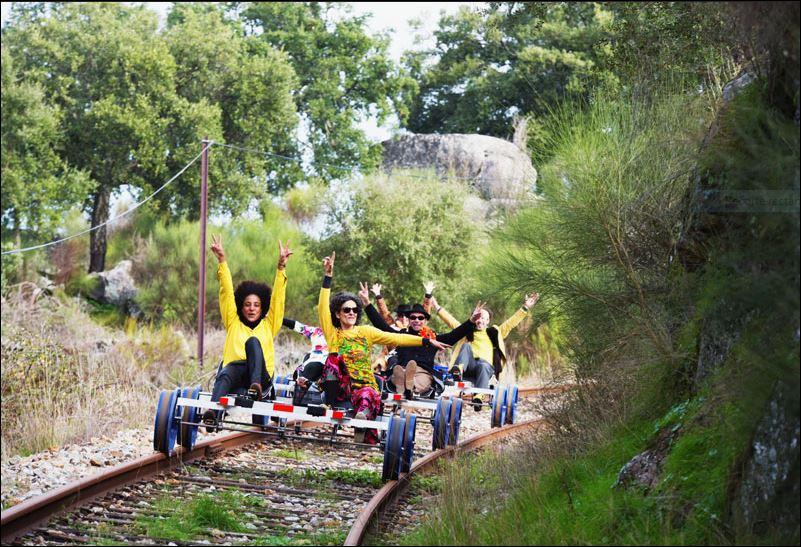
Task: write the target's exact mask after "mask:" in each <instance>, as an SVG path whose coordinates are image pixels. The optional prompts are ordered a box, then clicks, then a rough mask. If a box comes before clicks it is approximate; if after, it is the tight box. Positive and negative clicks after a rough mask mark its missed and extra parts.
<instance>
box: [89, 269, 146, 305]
mask: <svg viewBox="0 0 801 547" xmlns="http://www.w3.org/2000/svg"><path fill="white" fill-rule="evenodd" d="M131 266H132V262H131V261H130V260H122V261H120V263H119V264H117V265H116V266H115V267H114V268H113V269H111V270H108V271H105V272H100V273H98V274H92V276H97V279H98V283H97V286H96V287H95V290H94V291H93V292H92V295H91V296H92V298H94V299H95V300H97V301H99V302H103V303H106V304H113V305H114V306H117V307H119V308H120V309H122V310H124V311H125V312H126V313H127V314H128V315H131V316H133V317H139V316H141V315H142V312H141V310H140V309H139V306H138V305H137V304H136V302H135V300H134V299H135V298H136V294H137V292H138V290H137V288H136V283H134V280H133V277H132V276H131Z"/></svg>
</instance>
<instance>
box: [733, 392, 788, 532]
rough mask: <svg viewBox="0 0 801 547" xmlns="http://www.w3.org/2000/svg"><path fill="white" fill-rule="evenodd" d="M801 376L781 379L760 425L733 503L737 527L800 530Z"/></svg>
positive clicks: (765, 529) (745, 530)
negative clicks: (800, 387)
mask: <svg viewBox="0 0 801 547" xmlns="http://www.w3.org/2000/svg"><path fill="white" fill-rule="evenodd" d="M798 402H799V401H798V378H795V381H794V382H779V383H777V385H776V388H775V389H774V392H773V396H772V397H771V400H770V403H769V404H768V408H767V409H766V410H765V413H764V415H763V417H762V420H761V421H760V423H759V425H758V426H757V429H756V432H755V433H754V439H753V441H752V442H751V446H750V452H751V453H750V456H749V457H748V459H747V461H746V463H745V465H744V467H743V472H742V477H741V480H740V482H739V484H738V487H737V491H736V493H735V495H734V499H733V503H732V516H733V517H734V519H733V520H734V523H735V527H736V529H737V530H738V531H739V532H740V533H743V534H759V535H762V534H765V533H766V532H768V531H769V530H775V529H786V530H793V529H795V530H796V531H797V530H798V520H799V517H798V515H799V511H801V504H799V495H800V494H801V490H800V489H799V478H800V477H799V475H800V474H801V471H800V470H799V440H800V439H799V434H800V433H801V424H799V417H798Z"/></svg>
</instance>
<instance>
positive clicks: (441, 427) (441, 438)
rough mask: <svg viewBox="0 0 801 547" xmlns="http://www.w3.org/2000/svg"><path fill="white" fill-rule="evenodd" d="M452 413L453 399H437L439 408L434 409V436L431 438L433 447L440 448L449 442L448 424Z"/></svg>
mask: <svg viewBox="0 0 801 547" xmlns="http://www.w3.org/2000/svg"><path fill="white" fill-rule="evenodd" d="M450 413H451V400H450V399H440V400H439V401H437V408H436V410H434V422H433V425H434V438H433V439H432V440H431V448H432V449H434V450H439V449H440V448H445V446H447V444H448V425H449V418H450Z"/></svg>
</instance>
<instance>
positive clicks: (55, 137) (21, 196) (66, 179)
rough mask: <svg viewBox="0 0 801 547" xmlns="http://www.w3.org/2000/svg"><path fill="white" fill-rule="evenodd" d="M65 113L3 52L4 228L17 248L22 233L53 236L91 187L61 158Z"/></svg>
mask: <svg viewBox="0 0 801 547" xmlns="http://www.w3.org/2000/svg"><path fill="white" fill-rule="evenodd" d="M60 119H61V112H60V110H59V109H58V108H55V107H53V106H51V105H49V104H47V103H46V102H45V97H44V91H43V90H42V88H41V87H40V86H39V85H37V84H35V83H30V82H25V81H21V80H20V78H19V75H18V73H17V70H16V65H15V63H14V60H13V59H12V57H11V52H10V51H9V50H8V48H6V47H5V45H4V46H3V48H2V150H3V152H2V177H3V184H2V185H1V186H0V188H2V190H0V191H1V192H2V226H3V230H4V232H3V240H4V242H6V241H7V238H8V236H9V234H10V235H11V236H12V238H13V240H14V245H15V246H16V247H19V246H20V245H21V243H22V231H23V230H25V231H26V232H27V233H29V234H31V235H33V236H38V237H40V238H41V237H42V236H44V237H50V236H51V235H52V234H53V233H54V231H55V229H56V228H57V227H58V226H59V223H60V221H61V219H62V215H63V214H64V213H65V212H66V211H67V210H69V209H70V208H71V207H73V206H74V205H75V203H76V202H80V201H81V200H82V199H83V198H84V196H85V195H86V193H87V192H88V191H89V190H90V188H91V186H92V183H91V181H90V180H89V178H88V177H86V176H84V175H83V174H82V173H80V172H78V171H76V170H74V169H71V168H69V166H67V165H66V164H65V163H64V162H63V161H62V160H61V158H60V157H59V155H58V148H59V147H60V146H62V144H63V136H62V133H61V128H60V123H59V122H60Z"/></svg>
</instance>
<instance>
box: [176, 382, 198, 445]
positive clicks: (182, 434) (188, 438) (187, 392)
mask: <svg viewBox="0 0 801 547" xmlns="http://www.w3.org/2000/svg"><path fill="white" fill-rule="evenodd" d="M199 394H200V386H195V387H194V389H193V388H191V387H188V388H186V389H184V391H183V393H182V394H181V396H182V397H186V398H187V399H197V398H198V395H199ZM199 421H200V415H199V414H198V411H197V409H196V408H195V407H191V406H185V407H183V410H182V411H181V426H180V430H179V434H178V444H180V445H181V446H183V447H184V448H186V450H187V451H189V450H192V447H194V446H195V441H196V440H197V425H189V424H197V423H198V422H199ZM184 422H189V424H187V423H184Z"/></svg>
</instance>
